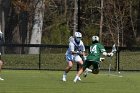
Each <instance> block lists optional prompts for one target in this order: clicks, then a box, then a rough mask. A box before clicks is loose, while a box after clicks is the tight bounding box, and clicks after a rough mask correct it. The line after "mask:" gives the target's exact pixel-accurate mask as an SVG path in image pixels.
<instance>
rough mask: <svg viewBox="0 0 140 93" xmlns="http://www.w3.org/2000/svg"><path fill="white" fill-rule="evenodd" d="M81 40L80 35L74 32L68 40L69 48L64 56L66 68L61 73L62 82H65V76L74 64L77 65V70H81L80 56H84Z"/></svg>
mask: <svg viewBox="0 0 140 93" xmlns="http://www.w3.org/2000/svg"><path fill="white" fill-rule="evenodd" d="M81 39H82V34H81V33H80V32H75V33H74V36H73V37H70V38H69V48H68V49H67V51H66V54H65V56H66V62H67V67H66V68H65V71H64V73H63V78H62V80H63V81H66V77H67V74H68V72H69V71H70V69H71V68H72V66H73V63H74V62H76V63H78V64H79V69H81V67H82V65H83V60H82V56H85V46H84V44H83V42H82V40H81ZM78 80H81V79H80V77H78Z"/></svg>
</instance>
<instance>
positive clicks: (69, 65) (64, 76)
mask: <svg viewBox="0 0 140 93" xmlns="http://www.w3.org/2000/svg"><path fill="white" fill-rule="evenodd" d="M66 61H67V66H66V68H65V71H64V73H63V78H62V80H63V81H66V77H67V73H68V72H69V71H70V70H71V68H72V66H73V62H72V57H71V56H66Z"/></svg>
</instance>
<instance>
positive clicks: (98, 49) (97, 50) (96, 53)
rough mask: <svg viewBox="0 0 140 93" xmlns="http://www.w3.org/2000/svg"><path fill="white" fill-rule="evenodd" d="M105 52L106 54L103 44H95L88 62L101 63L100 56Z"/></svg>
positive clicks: (91, 47)
mask: <svg viewBox="0 0 140 93" xmlns="http://www.w3.org/2000/svg"><path fill="white" fill-rule="evenodd" d="M103 52H106V50H105V48H104V46H103V45H102V44H101V43H95V44H92V45H91V46H90V53H89V55H88V56H87V60H88V61H97V62H99V61H100V56H101V54H102V53H103Z"/></svg>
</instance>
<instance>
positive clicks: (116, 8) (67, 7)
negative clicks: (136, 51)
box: [0, 0, 140, 53]
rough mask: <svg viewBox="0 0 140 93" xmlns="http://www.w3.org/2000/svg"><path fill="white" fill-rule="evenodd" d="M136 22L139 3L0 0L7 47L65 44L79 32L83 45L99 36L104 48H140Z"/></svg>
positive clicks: (118, 0)
mask: <svg viewBox="0 0 140 93" xmlns="http://www.w3.org/2000/svg"><path fill="white" fill-rule="evenodd" d="M139 19H140V1H139V0H0V28H1V31H2V32H3V33H4V40H5V43H8V44H58V45H66V44H68V38H69V37H70V36H71V35H73V32H75V31H80V32H81V33H82V34H83V41H84V43H85V45H89V44H90V43H91V37H92V36H93V35H99V36H100V41H101V42H102V43H103V44H105V45H106V46H111V45H113V44H114V43H115V44H116V45H118V46H120V47H123V46H128V47H130V46H139V44H140V31H139V30H140V26H139V25H140V20H139ZM29 50H30V51H29V52H30V53H32V51H33V50H36V52H38V51H39V49H33V48H31V49H29ZM22 51H24V49H23V50H22ZM34 52H35V51H34Z"/></svg>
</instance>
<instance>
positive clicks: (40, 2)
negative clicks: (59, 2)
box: [29, 0, 45, 54]
mask: <svg viewBox="0 0 140 93" xmlns="http://www.w3.org/2000/svg"><path fill="white" fill-rule="evenodd" d="M44 4H45V0H34V5H35V15H34V24H33V29H32V35H31V40H30V44H41V38H42V27H43V18H44V10H45V5H44ZM39 49H40V48H39V47H31V48H30V49H29V54H38V53H39Z"/></svg>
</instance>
